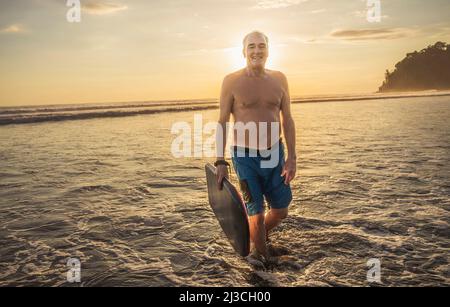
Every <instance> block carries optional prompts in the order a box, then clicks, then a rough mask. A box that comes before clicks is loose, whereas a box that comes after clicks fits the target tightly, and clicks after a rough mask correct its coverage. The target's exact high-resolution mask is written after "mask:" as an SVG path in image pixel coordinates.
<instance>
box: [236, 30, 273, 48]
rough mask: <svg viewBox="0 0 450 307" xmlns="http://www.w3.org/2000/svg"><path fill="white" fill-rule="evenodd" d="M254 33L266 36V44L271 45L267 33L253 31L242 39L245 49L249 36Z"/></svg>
mask: <svg viewBox="0 0 450 307" xmlns="http://www.w3.org/2000/svg"><path fill="white" fill-rule="evenodd" d="M253 34H258V35H261V36H262V37H264V40H265V41H266V44H267V45H269V38H268V37H267V35H266V34H264V33H262V32H261V31H252V32H250V33H248V34H247V35H246V36H245V37H244V40H243V41H242V45H244V49H245V47H246V46H245V43H246V42H247V39H248V37H249V36H250V35H253Z"/></svg>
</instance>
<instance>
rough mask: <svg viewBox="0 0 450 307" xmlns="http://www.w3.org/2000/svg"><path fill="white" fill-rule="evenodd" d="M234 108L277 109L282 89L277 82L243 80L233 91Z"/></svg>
mask: <svg viewBox="0 0 450 307" xmlns="http://www.w3.org/2000/svg"><path fill="white" fill-rule="evenodd" d="M233 96H234V106H235V107H236V108H239V109H252V108H258V109H259V108H262V107H264V108H269V109H277V108H278V109H279V108H280V106H281V99H282V98H283V89H282V87H281V85H280V84H279V82H277V81H276V80H273V79H269V80H243V81H241V82H239V84H237V85H236V86H235V89H234V91H233Z"/></svg>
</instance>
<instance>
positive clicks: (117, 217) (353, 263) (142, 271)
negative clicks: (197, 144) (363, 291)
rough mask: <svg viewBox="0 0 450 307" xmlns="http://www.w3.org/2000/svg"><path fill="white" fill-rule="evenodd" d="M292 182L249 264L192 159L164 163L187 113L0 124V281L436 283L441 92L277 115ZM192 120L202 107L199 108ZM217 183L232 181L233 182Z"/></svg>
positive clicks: (441, 264)
mask: <svg viewBox="0 0 450 307" xmlns="http://www.w3.org/2000/svg"><path fill="white" fill-rule="evenodd" d="M292 111H293V114H294V119H295V121H296V126H297V144H298V154H297V155H298V157H299V160H298V177H297V178H296V180H295V181H294V182H293V184H292V188H293V192H294V201H293V203H292V205H291V210H290V216H289V217H288V218H287V219H286V220H285V222H284V223H283V224H282V225H281V226H280V227H279V228H278V229H277V230H276V231H274V233H273V234H272V241H273V242H274V244H275V245H277V246H278V247H279V248H280V250H282V251H283V253H282V254H283V255H281V256H280V264H278V265H276V266H273V267H271V268H260V267H253V266H252V265H250V264H249V263H248V262H247V261H246V260H245V259H242V258H240V257H239V256H237V255H236V254H235V253H234V252H233V250H232V249H231V247H230V245H229V244H228V242H227V241H226V239H225V238H224V236H223V234H222V232H221V230H220V227H219V226H218V222H217V220H216V219H215V217H214V215H213V213H212V211H211V210H210V208H209V205H208V203H207V196H206V186H205V178H204V170H203V166H204V163H205V162H207V161H210V160H211V159H210V158H173V157H172V155H171V152H170V148H171V147H170V145H171V142H172V140H173V138H174V137H175V136H174V135H171V133H170V129H171V126H172V124H173V123H174V122H177V121H188V122H192V121H193V116H194V113H193V112H181V113H164V114H152V115H141V116H132V117H120V118H101V119H87V120H73V121H63V122H48V123H35V124H21V125H8V126H3V127H0V142H1V144H2V146H1V148H0V158H1V169H0V174H1V176H0V186H1V189H0V199H1V201H0V222H1V223H0V226H1V227H0V285H2V286H4V285H49V286H61V285H63V286H65V285H73V284H69V283H68V282H67V281H66V272H67V270H68V268H67V267H66V261H67V258H68V257H77V258H79V259H80V261H81V276H82V277H81V279H82V285H84V286H93V285H100V286H107V285H117V286H118V285H121V286H131V285H141V286H176V285H177V286H178V285H189V286H203V285H205V286H252V285H256V286H263V285H269V286H303V285H352V286H353V285H368V282H367V280H366V274H367V266H366V262H367V260H368V259H369V258H378V259H380V261H381V281H382V285H387V286H400V285H420V286H426V285H446V286H449V285H450V276H449V275H450V274H449V257H448V255H449V247H450V244H449V242H450V241H449V238H450V228H449V222H450V215H449V210H450V184H449V182H450V180H449V179H450V161H449V160H450V123H449V118H450V98H449V97H434V98H432V97H430V98H408V99H386V100H374V101H351V102H327V103H305V104H296V105H293V106H292ZM201 114H203V116H204V121H205V122H206V121H209V120H214V119H215V118H216V117H217V110H210V111H202V112H201ZM235 179H236V178H235V175H234V174H233V175H232V180H235Z"/></svg>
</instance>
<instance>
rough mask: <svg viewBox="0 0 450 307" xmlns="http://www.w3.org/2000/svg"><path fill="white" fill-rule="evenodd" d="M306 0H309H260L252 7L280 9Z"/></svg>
mask: <svg viewBox="0 0 450 307" xmlns="http://www.w3.org/2000/svg"><path fill="white" fill-rule="evenodd" d="M306 1H308V0H260V1H258V3H257V4H256V5H255V6H253V7H252V8H253V9H261V10H268V9H279V8H285V7H289V6H293V5H297V4H300V3H302V2H306Z"/></svg>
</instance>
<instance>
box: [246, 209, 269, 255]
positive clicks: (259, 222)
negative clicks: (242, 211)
mask: <svg viewBox="0 0 450 307" xmlns="http://www.w3.org/2000/svg"><path fill="white" fill-rule="evenodd" d="M248 221H249V226H250V239H251V240H252V242H253V243H254V244H255V248H256V250H257V251H258V252H259V253H260V254H261V255H263V256H264V257H265V258H267V257H268V253H267V246H266V228H265V226H264V213H259V214H256V215H250V216H249V217H248Z"/></svg>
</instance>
